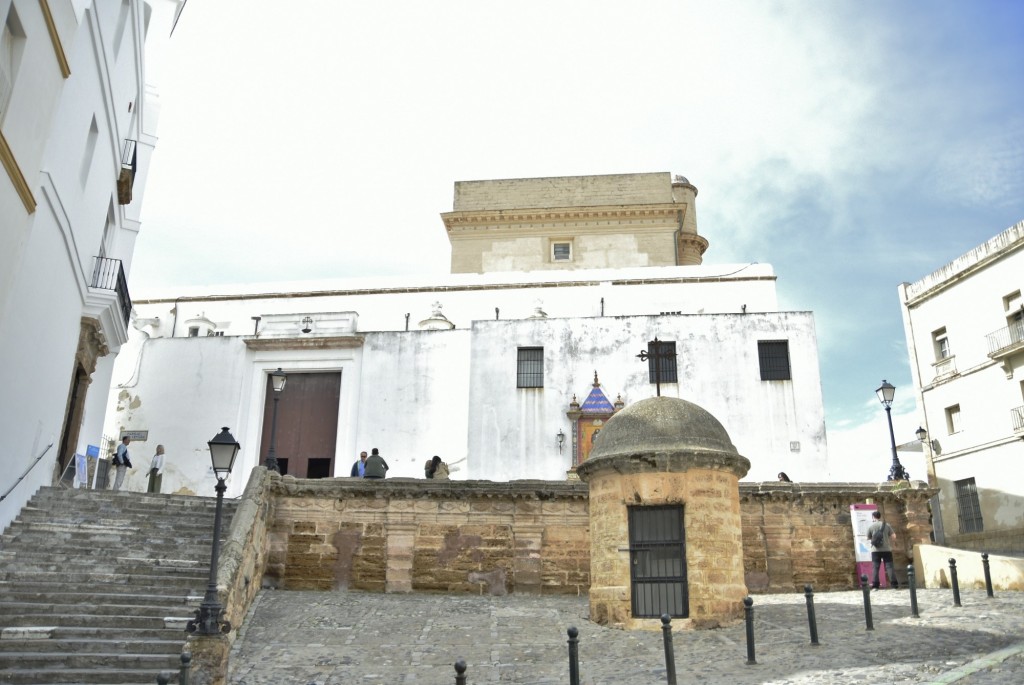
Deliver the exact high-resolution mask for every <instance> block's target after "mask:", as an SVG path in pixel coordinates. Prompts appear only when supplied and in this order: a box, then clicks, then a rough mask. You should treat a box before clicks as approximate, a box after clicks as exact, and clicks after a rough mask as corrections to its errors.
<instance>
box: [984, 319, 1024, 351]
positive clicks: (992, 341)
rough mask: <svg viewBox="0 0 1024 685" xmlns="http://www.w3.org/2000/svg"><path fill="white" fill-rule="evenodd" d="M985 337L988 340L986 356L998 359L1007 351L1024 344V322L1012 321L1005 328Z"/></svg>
mask: <svg viewBox="0 0 1024 685" xmlns="http://www.w3.org/2000/svg"><path fill="white" fill-rule="evenodd" d="M985 337H986V338H987V339H988V355H989V356H990V357H998V356H1000V355H1002V353H1004V352H1006V351H1007V350H1009V349H1011V348H1013V347H1016V346H1017V345H1020V344H1021V343H1024V321H1014V322H1012V323H1011V324H1010V325H1009V326H1007V327H1006V328H1000V329H999V330H998V331H995V332H994V333H989V334H988V335H987V336H985Z"/></svg>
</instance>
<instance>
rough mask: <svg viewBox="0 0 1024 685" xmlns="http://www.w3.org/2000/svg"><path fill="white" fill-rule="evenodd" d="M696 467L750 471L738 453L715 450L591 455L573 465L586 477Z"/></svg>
mask: <svg viewBox="0 0 1024 685" xmlns="http://www.w3.org/2000/svg"><path fill="white" fill-rule="evenodd" d="M693 469H700V470H710V471H725V472H727V473H731V474H733V475H735V476H736V477H737V478H742V477H743V476H745V475H747V472H748V471H749V470H750V461H749V460H748V459H747V458H746V457H743V456H740V455H739V454H736V453H735V452H733V453H728V452H720V451H716V450H700V451H697V450H694V451H688V450H672V451H663V452H640V453H636V454H614V455H607V456H599V457H592V458H590V459H588V460H586V461H585V462H583V463H582V464H580V465H578V466H577V467H576V475H578V476H579V477H580V478H582V479H583V480H588V479H589V478H592V477H593V476H595V475H596V474H598V473H601V472H604V471H614V472H615V473H620V474H634V473H683V472H685V471H689V470H693Z"/></svg>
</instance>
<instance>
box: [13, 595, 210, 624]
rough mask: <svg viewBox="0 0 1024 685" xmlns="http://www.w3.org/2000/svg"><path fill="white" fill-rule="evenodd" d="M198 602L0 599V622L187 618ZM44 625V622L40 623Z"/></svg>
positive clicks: (190, 615)
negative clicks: (66, 617)
mask: <svg viewBox="0 0 1024 685" xmlns="http://www.w3.org/2000/svg"><path fill="white" fill-rule="evenodd" d="M199 604H200V602H196V604H195V606H194V607H193V606H191V605H189V604H185V603H182V604H174V605H167V604H121V603H118V602H111V603H109V604H94V605H92V606H82V605H80V604H66V603H65V604H62V603H59V602H10V601H6V600H3V599H0V621H2V620H3V617H6V616H31V615H33V614H36V615H37V616H36V618H37V619H38V618H39V616H38V615H42V616H46V615H49V614H74V613H82V614H88V615H90V616H148V617H156V618H163V617H166V616H188V617H190V618H191V617H192V616H193V615H195V609H197V608H199ZM42 622H43V623H45V622H46V621H45V620H44V621H42Z"/></svg>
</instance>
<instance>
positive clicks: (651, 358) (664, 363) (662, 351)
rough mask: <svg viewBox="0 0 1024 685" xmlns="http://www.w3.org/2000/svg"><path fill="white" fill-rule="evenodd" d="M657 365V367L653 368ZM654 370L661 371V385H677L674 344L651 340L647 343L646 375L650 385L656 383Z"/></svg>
mask: <svg viewBox="0 0 1024 685" xmlns="http://www.w3.org/2000/svg"><path fill="white" fill-rule="evenodd" d="M656 364H657V366H655V365H656ZM655 369H658V370H660V371H661V379H660V380H661V382H662V383H678V382H679V376H678V373H677V372H676V344H675V342H674V341H671V340H659V341H658V342H654V341H653V340H652V341H650V342H648V343H647V374H648V376H649V377H650V379H651V383H656V382H658V380H659V379H658V378H656V376H655Z"/></svg>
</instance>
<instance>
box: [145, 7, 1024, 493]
mask: <svg viewBox="0 0 1024 685" xmlns="http://www.w3.org/2000/svg"><path fill="white" fill-rule="evenodd" d="M171 49H172V55H171V56H170V59H169V60H168V61H167V62H166V63H165V64H164V65H162V68H161V69H160V70H159V73H158V74H153V75H152V76H153V79H152V80H154V81H156V82H157V84H158V87H159V90H160V92H161V100H162V109H161V115H160V116H161V118H160V123H159V131H158V133H159V137H160V141H159V144H158V148H157V152H156V155H155V157H154V160H153V167H152V171H151V174H150V176H149V179H148V182H147V188H146V194H145V201H144V205H143V213H142V218H143V228H142V231H141V233H140V236H139V239H138V243H137V249H136V253H135V258H134V262H133V267H132V273H131V287H132V293H133V296H136V297H141V296H145V295H146V294H147V293H150V294H152V293H155V292H167V291H168V290H173V289H174V288H175V287H177V286H184V285H197V284H199V285H202V284H208V285H216V284H225V283H237V282H250V281H271V280H289V281H292V280H302V279H307V278H310V279H312V278H325V277H332V278H333V277H348V276H365V275H371V274H431V273H445V272H447V270H448V242H447V239H446V237H445V233H444V228H443V225H442V223H441V220H440V218H439V216H438V215H439V214H440V213H441V212H444V211H448V210H450V209H451V205H452V192H453V184H454V182H455V181H460V180H474V179H492V178H521V177H534V176H561V175H581V174H609V173H631V172H647V171H671V172H673V173H676V174H682V175H685V176H686V177H687V178H689V179H690V181H691V182H692V183H693V184H694V185H696V186H697V187H698V189H699V191H700V192H699V196H698V198H697V215H698V227H699V230H700V232H701V234H702V235H704V236H705V237H707V238H708V240H709V241H710V243H711V247H710V249H709V250H708V252H707V254H706V255H705V263H706V264H714V263H735V262H749V261H756V262H761V263H771V264H772V265H773V266H774V267H775V270H776V273H777V274H778V277H779V280H778V288H779V295H780V302H781V304H782V306H783V307H784V308H787V309H796V310H811V311H813V312H814V313H815V318H816V322H817V330H818V337H819V351H820V356H821V366H822V386H823V387H822V391H823V394H824V400H825V407H826V421H827V427H828V433H829V447H830V452H832V453H833V455H836V454H839V455H849V459H850V462H851V465H852V466H851V469H853V468H854V467H856V468H857V469H860V468H863V469H864V474H865V475H869V474H873V473H875V472H879V473H880V476H884V474H885V472H886V471H887V469H888V463H889V447H888V444H889V436H888V429H887V428H886V425H885V419H884V412H883V411H882V409H881V407H880V405H879V404H878V401H877V399H876V398H875V395H874V390H875V388H877V387H878V385H879V384H880V382H881V380H882V379H883V378H885V379H888V380H889V381H890V382H892V383H893V384H894V385H896V386H897V396H896V403H895V405H894V410H893V413H894V419H895V420H896V423H897V428H896V431H897V442H904V441H909V440H912V439H913V430H914V428H916V426H917V425H918V423H919V421H918V418H917V415H916V409H915V406H914V401H913V395H912V392H911V389H910V371H909V365H908V361H907V353H906V343H905V337H904V332H903V326H902V319H901V314H900V306H899V300H898V297H897V293H896V287H897V285H898V284H899V283H900V282H903V281H914V280H917V279H919V278H921V277H922V276H924V275H926V274H927V273H930V272H931V271H933V270H934V269H936V268H938V267H940V266H942V265H943V264H945V263H947V262H948V261H950V260H952V259H953V258H955V257H957V256H959V255H960V254H962V253H964V252H966V251H968V250H970V249H971V248H973V247H975V246H976V245H978V244H980V243H982V242H984V241H985V240H987V239H989V238H991V237H992V236H994V235H996V234H997V233H999V232H1000V231H1002V230H1003V229H1005V228H1007V227H1009V226H1011V225H1012V224H1014V223H1016V222H1017V221H1020V220H1021V219H1024V192H1022V191H1024V3H1019V2H1011V1H1009V0H1006V1H1000V0H982V1H977V2H971V3H963V2H929V3H920V2H874V1H867V2H865V1H860V2H848V1H845V0H844V1H841V2H810V1H807V2H786V3H770V2H753V1H751V2H715V3H697V2H681V1H673V2H644V3H628V4H627V3H624V2H601V1H590V2H575V1H574V2H559V1H554V2H532V1H520V2H488V3H481V2H438V3H422V2H406V1H405V0H397V1H393V2H388V3H354V2H352V3H350V2H345V3H339V2H332V1H322V2H312V1H308V0H304V1H302V2H294V3H288V5H287V7H286V8H284V6H282V5H281V4H280V3H276V2H270V1H269V0H248V1H246V2H242V1H241V0H234V1H223V2H214V3H209V2H190V3H188V5H187V7H186V8H185V12H184V14H183V16H182V18H181V20H180V22H179V24H178V27H177V29H176V31H175V34H174V37H173V39H172V41H171ZM154 66H155V65H154ZM154 70H155V69H154ZM910 459H911V460H913V457H910ZM908 468H910V469H911V472H912V475H913V476H915V477H919V476H923V475H924V470H923V466H922V465H919V464H916V463H913V461H912V463H910V464H908ZM791 475H792V474H791ZM857 475H859V473H853V472H852V471H851V477H853V476H857Z"/></svg>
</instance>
